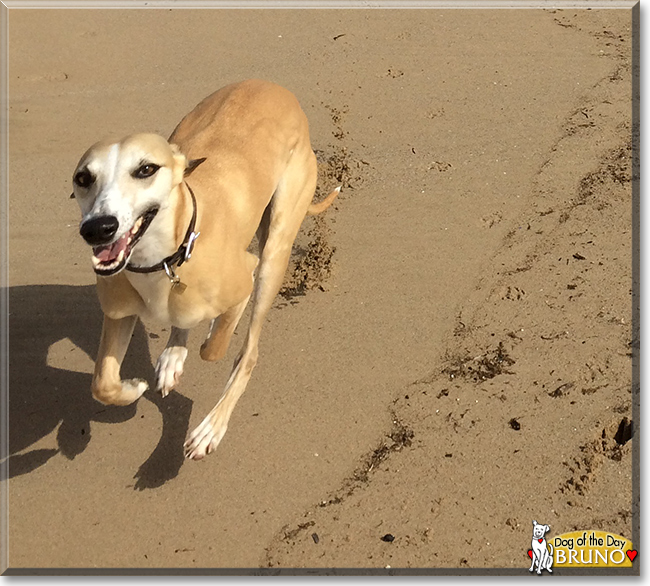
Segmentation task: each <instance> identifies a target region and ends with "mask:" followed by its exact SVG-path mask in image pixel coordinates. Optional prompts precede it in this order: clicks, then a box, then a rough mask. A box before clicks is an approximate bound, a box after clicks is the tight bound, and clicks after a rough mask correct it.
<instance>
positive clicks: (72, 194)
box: [70, 191, 74, 199]
mask: <svg viewBox="0 0 650 586" xmlns="http://www.w3.org/2000/svg"><path fill="white" fill-rule="evenodd" d="M70 199H74V191H73V192H72V193H71V194H70Z"/></svg>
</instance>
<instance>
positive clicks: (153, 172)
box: [72, 134, 203, 276]
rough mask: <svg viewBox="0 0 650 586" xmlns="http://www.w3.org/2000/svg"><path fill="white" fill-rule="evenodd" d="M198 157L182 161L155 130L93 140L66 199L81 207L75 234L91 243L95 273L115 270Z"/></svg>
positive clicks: (115, 271) (76, 172) (103, 273)
mask: <svg viewBox="0 0 650 586" xmlns="http://www.w3.org/2000/svg"><path fill="white" fill-rule="evenodd" d="M202 161H203V160H201V159H200V160H198V161H191V162H190V163H188V161H187V159H186V157H185V155H183V154H182V153H181V152H180V150H179V149H178V147H176V146H175V145H172V144H169V143H168V142H167V141H166V140H165V139H164V138H163V137H162V136H158V135H157V134H134V135H131V136H128V137H126V138H125V139H123V140H121V141H119V142H114V141H102V142H99V143H97V144H95V145H93V146H92V147H90V149H88V151H86V153H85V154H84V155H83V157H81V160H80V161H79V164H78V165H77V168H76V169H75V172H74V175H73V180H72V181H73V185H74V188H73V189H74V191H73V193H72V197H74V198H75V199H76V200H77V203H78V204H79V207H80V208H81V225H80V230H79V232H80V234H81V236H82V237H83V238H84V240H85V241H86V242H87V243H88V244H90V245H91V246H92V247H93V258H92V261H93V266H94V269H95V272H96V273H97V274H98V275H102V276H109V275H114V274H116V273H118V272H119V271H121V270H122V269H123V268H124V267H125V266H126V264H127V263H128V261H129V257H130V256H131V253H132V251H133V248H134V247H135V246H136V244H137V243H138V241H139V240H140V239H141V238H142V236H143V235H144V233H145V232H146V230H147V228H149V226H150V224H151V223H152V222H153V221H154V218H155V217H156V214H157V213H158V212H159V210H161V209H163V208H164V207H166V206H167V205H168V202H169V195H170V193H171V192H172V190H173V189H174V188H175V187H177V186H178V185H179V184H180V183H181V182H182V181H183V177H184V176H185V175H186V174H187V173H188V172H191V170H192V169H194V167H196V166H197V164H198V163H200V162H202Z"/></svg>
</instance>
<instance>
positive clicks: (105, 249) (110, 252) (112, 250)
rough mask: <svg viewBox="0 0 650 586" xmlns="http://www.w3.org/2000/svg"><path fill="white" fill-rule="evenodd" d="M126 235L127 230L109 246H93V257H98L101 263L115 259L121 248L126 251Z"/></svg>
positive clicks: (127, 235) (127, 234)
mask: <svg viewBox="0 0 650 586" xmlns="http://www.w3.org/2000/svg"><path fill="white" fill-rule="evenodd" d="M128 237H129V233H128V232H127V233H126V234H124V236H122V237H121V238H120V239H119V240H117V241H115V242H113V244H111V245H109V246H97V247H95V248H93V254H94V255H95V258H97V259H99V260H100V261H101V262H103V263H107V262H111V261H113V260H115V259H116V258H117V255H118V254H120V251H121V250H124V251H126V246H127V240H128Z"/></svg>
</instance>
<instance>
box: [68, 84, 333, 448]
mask: <svg viewBox="0 0 650 586" xmlns="http://www.w3.org/2000/svg"><path fill="white" fill-rule="evenodd" d="M316 178H317V164H316V157H315V155H314V152H313V150H312V148H311V144H310V141H309V129H308V123H307V118H306V116H305V114H304V113H303V111H302V109H301V108H300V106H299V104H298V101H297V100H296V98H295V97H294V95H293V94H291V93H290V92H289V91H288V90H286V89H283V88H281V87H279V86H277V85H275V84H272V83H269V82H264V81H259V80H249V81H244V82H241V83H237V84H232V85H229V86H226V87H224V88H222V89H221V90H219V91H217V92H215V93H214V94H212V95H210V96H208V97H207V98H206V99H204V100H203V101H202V102H201V103H200V104H198V106H196V108H195V109H194V110H192V112H190V113H189V114H188V115H187V116H185V118H183V120H182V121H181V122H180V124H179V125H178V126H177V127H176V129H175V130H174V132H173V133H172V135H171V137H170V138H169V140H165V139H164V138H163V137H161V136H158V135H156V134H134V135H131V136H127V137H126V138H123V139H122V140H118V141H111V140H106V141H102V142H99V143H97V144H95V145H94V146H92V147H91V148H90V149H89V150H88V151H87V152H86V153H85V154H84V155H83V156H82V157H81V160H80V161H79V164H78V165H77V168H76V170H75V172H74V176H73V184H74V191H73V194H72V196H73V197H74V198H76V200H77V202H78V204H79V207H80V208H81V214H82V219H81V226H80V233H81V236H82V237H83V238H84V240H85V241H86V242H87V243H88V244H89V245H91V246H92V264H93V268H94V270H95V273H97V293H98V296H99V301H100V303H101V307H102V310H103V313H104V324H103V330H102V334H101V341H100V345H99V352H98V356H97V360H96V363H95V371H94V375H93V379H92V393H93V396H94V397H95V399H97V400H98V401H100V402H101V403H104V404H111V405H128V404H129V403H133V402H134V401H136V400H137V399H138V398H139V397H140V396H141V395H142V394H143V393H144V392H145V390H146V389H147V388H148V385H147V383H146V382H145V381H143V380H139V379H134V380H122V379H121V377H120V367H121V363H122V360H123V359H124V356H125V354H126V351H127V347H128V345H129V341H130V339H131V335H132V332H133V329H134V327H135V324H136V321H137V319H138V317H139V316H143V317H144V316H147V317H151V318H155V319H157V320H158V321H160V322H162V323H163V324H167V325H169V326H171V335H170V336H169V341H168V342H167V346H166V348H165V349H164V351H163V352H162V354H161V356H160V358H159V359H158V362H157V365H156V386H157V389H158V390H159V391H160V392H161V393H162V395H163V397H164V396H166V395H167V394H168V393H169V392H170V391H171V390H172V389H174V387H175V386H176V385H177V383H178V380H179V377H180V375H181V374H182V372H183V364H184V362H185V359H186V357H187V347H186V345H187V339H188V332H189V330H190V328H193V327H194V326H196V325H198V324H199V323H201V322H203V321H205V320H212V322H211V324H210V329H209V334H208V337H207V338H206V340H205V342H203V344H202V346H201V351H200V354H201V358H203V359H204V360H210V361H215V360H219V359H220V358H222V357H223V356H224V354H225V353H226V350H227V348H228V344H229V342H230V339H231V336H232V334H233V332H234V331H235V328H236V327H237V324H238V322H239V320H240V318H241V316H242V313H243V312H244V308H245V307H246V305H247V303H248V301H249V299H250V298H251V296H252V298H253V301H252V312H251V320H250V325H249V327H248V333H247V335H246V339H245V341H244V345H243V347H242V349H241V351H240V352H239V355H238V356H237V359H236V360H235V363H234V365H233V369H232V372H231V374H230V378H229V379H228V382H227V383H226V387H225V391H224V392H223V394H222V396H221V398H220V399H219V401H218V402H217V404H216V406H215V407H214V408H213V409H212V410H211V411H210V413H208V415H207V417H205V419H204V420H203V421H202V422H201V424H200V425H199V426H198V427H197V428H196V429H195V430H194V431H192V433H190V435H189V436H188V438H187V441H186V442H185V455H186V457H188V458H191V459H195V460H198V459H201V458H203V457H204V456H206V455H207V454H209V453H210V452H211V451H212V450H214V449H215V448H216V447H217V445H218V444H219V442H220V441H221V439H222V438H223V436H224V434H225V432H226V429H227V427H228V420H229V419H230V416H231V414H232V411H233V409H234V407H235V405H236V403H237V401H238V400H239V398H240V397H241V395H242V393H243V392H244V390H245V389H246V385H247V383H248V380H249V379H250V376H251V372H252V370H253V368H254V367H255V364H256V362H257V358H258V340H259V337H260V332H261V329H262V324H263V323H264V318H265V316H266V314H267V312H268V311H269V309H270V307H271V304H272V303H273V300H274V298H275V296H276V295H277V293H278V291H279V290H280V287H281V285H282V281H283V278H284V274H285V272H286V269H287V265H288V262H289V257H290V254H291V248H292V245H293V242H294V239H295V237H296V235H297V233H298V230H299V228H300V225H301V223H302V221H303V218H304V217H305V215H306V214H308V213H309V214H317V213H320V212H322V211H324V210H325V209H326V208H327V207H328V206H329V205H330V204H331V203H332V201H333V200H334V198H335V197H336V196H337V195H338V193H339V191H340V187H338V188H337V189H335V190H334V191H333V192H332V193H330V194H329V195H328V196H327V197H326V198H325V199H324V200H323V201H322V202H320V203H312V198H313V196H314V192H315V188H316ZM255 235H257V238H258V242H259V258H258V257H257V256H255V255H254V254H252V253H251V252H249V251H248V250H247V249H248V247H249V244H250V243H251V241H252V239H253V237H254V236H255Z"/></svg>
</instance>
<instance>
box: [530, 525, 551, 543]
mask: <svg viewBox="0 0 650 586" xmlns="http://www.w3.org/2000/svg"><path fill="white" fill-rule="evenodd" d="M549 530H550V527H549V526H548V525H540V524H539V523H538V522H537V521H533V538H534V539H540V538H543V537H544V535H546V533H547V532H548V531H549Z"/></svg>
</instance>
